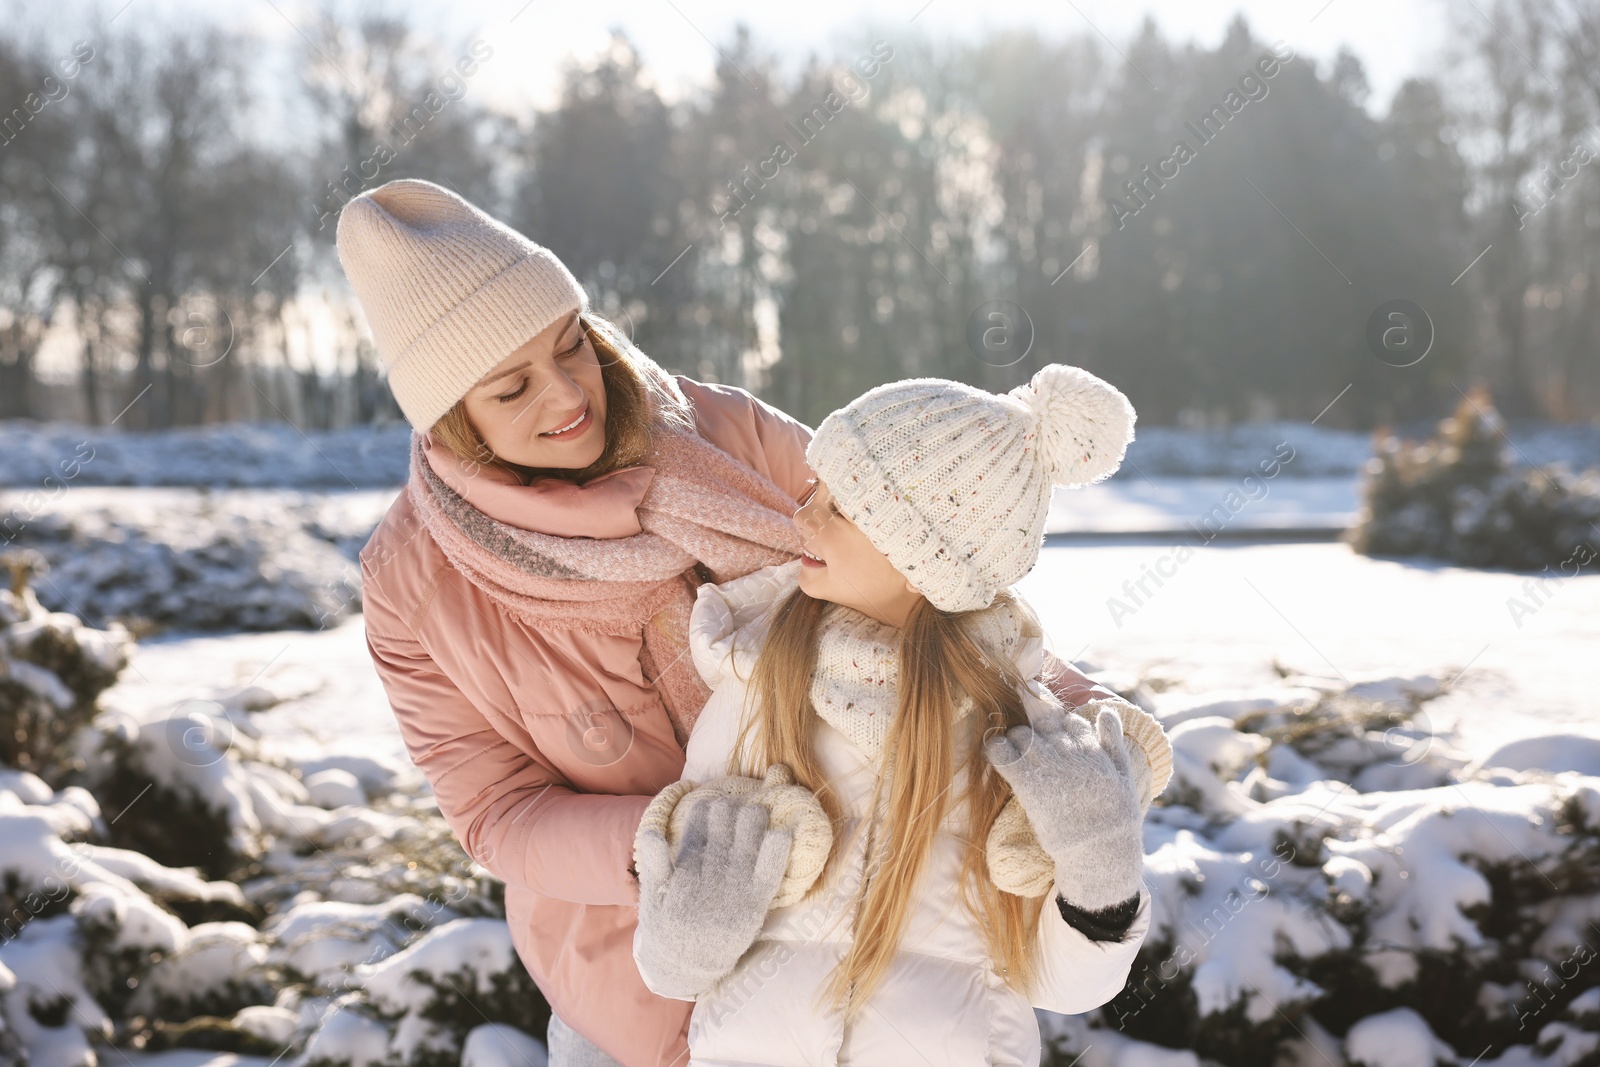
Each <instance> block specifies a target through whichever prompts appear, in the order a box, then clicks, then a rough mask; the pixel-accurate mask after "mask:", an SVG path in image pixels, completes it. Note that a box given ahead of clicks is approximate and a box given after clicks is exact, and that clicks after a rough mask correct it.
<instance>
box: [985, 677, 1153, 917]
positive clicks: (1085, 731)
mask: <svg viewBox="0 0 1600 1067" xmlns="http://www.w3.org/2000/svg"><path fill="white" fill-rule="evenodd" d="M984 753H985V755H986V756H987V757H988V759H989V762H991V763H993V764H994V766H995V769H996V770H997V771H999V772H1000V776H1001V777H1002V778H1004V779H1005V780H1006V781H1007V782H1008V783H1010V785H1011V791H1012V792H1013V793H1015V794H1016V795H1017V800H1018V802H1020V803H1021V804H1022V809H1023V811H1024V812H1025V813H1026V814H1027V816H1028V822H1029V823H1031V824H1032V826H1033V831H1034V834H1035V835H1036V836H1037V837H1038V839H1039V847H1041V848H1043V849H1044V850H1045V852H1047V853H1048V854H1049V855H1050V858H1051V859H1052V860H1054V861H1055V867H1056V889H1057V890H1058V892H1059V893H1060V894H1061V896H1062V897H1064V898H1065V899H1066V901H1067V903H1068V904H1069V905H1072V906H1074V907H1076V908H1080V909H1083V910H1085V911H1091V912H1098V911H1101V910H1102V909H1105V908H1109V907H1111V906H1112V905H1116V904H1122V903H1124V902H1126V901H1127V900H1128V899H1129V898H1130V897H1134V896H1136V895H1137V894H1138V893H1139V887H1140V877H1141V875H1142V873H1143V871H1144V832H1143V822H1144V812H1143V809H1142V805H1141V804H1140V794H1139V782H1138V780H1137V779H1136V777H1135V775H1134V772H1133V770H1132V768H1131V766H1130V760H1129V755H1128V750H1127V748H1126V747H1125V745H1124V743H1123V739H1122V720H1121V719H1120V718H1118V716H1117V713H1116V712H1115V711H1113V710H1112V709H1111V708H1109V707H1103V708H1101V709H1100V712H1099V714H1098V715H1097V716H1096V718H1095V721H1094V724H1093V725H1091V724H1090V723H1089V721H1088V720H1087V719H1085V718H1083V717H1082V716H1081V715H1075V714H1073V713H1071V712H1069V711H1067V710H1065V709H1063V708H1060V707H1050V708H1046V709H1043V710H1041V711H1040V713H1039V715H1038V716H1037V717H1036V718H1035V719H1034V721H1033V725H1031V726H1027V725H1019V726H1013V727H1011V729H1009V730H1007V731H1006V732H1005V733H1004V734H997V735H995V736H993V737H991V738H989V739H988V740H986V741H985V742H984Z"/></svg>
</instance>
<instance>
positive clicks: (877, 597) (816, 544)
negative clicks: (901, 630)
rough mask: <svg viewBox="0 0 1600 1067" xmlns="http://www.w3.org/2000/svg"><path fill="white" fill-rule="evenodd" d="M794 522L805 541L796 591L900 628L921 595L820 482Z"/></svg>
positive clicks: (796, 514)
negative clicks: (842, 605)
mask: <svg viewBox="0 0 1600 1067" xmlns="http://www.w3.org/2000/svg"><path fill="white" fill-rule="evenodd" d="M794 521H795V525H796V526H798V527H799V528H800V536H801V537H803V538H805V542H804V545H805V548H804V552H803V554H802V555H801V558H800V588H801V589H802V590H803V591H804V592H805V594H806V595H807V596H810V597H814V598H816V599H817V600H831V601H833V602H834V603H835V604H844V605H845V606H847V607H852V608H855V609H856V610H857V611H859V612H861V613H863V614H865V615H870V616H872V617H873V618H874V619H877V620H878V621H879V622H883V623H888V624H889V625H890V626H904V625H905V621H906V617H907V616H908V615H910V613H911V609H912V607H913V606H914V605H915V604H916V602H917V601H918V600H921V599H922V594H921V593H919V592H917V590H916V588H915V587H913V586H912V584H911V583H910V582H909V581H907V580H906V578H905V576H904V575H902V574H901V573H900V572H899V571H897V570H895V569H894V564H892V563H890V562H889V557H888V556H885V555H884V554H883V553H882V552H879V551H878V549H877V546H875V545H874V544H873V543H872V542H871V541H869V540H868V539H867V535H866V534H864V533H862V532H861V528H860V527H859V526H857V525H856V524H855V523H853V522H851V521H850V520H849V519H847V518H845V517H844V515H843V514H842V513H841V512H840V511H839V508H838V505H836V504H835V503H834V501H833V497H832V495H830V494H829V492H828V487H827V486H826V485H824V484H822V481H821V480H820V479H818V480H817V482H816V487H815V488H814V489H813V490H812V492H811V494H810V495H809V496H808V497H806V498H805V499H804V500H803V501H802V503H801V505H800V509H799V510H798V511H796V512H795V513H794Z"/></svg>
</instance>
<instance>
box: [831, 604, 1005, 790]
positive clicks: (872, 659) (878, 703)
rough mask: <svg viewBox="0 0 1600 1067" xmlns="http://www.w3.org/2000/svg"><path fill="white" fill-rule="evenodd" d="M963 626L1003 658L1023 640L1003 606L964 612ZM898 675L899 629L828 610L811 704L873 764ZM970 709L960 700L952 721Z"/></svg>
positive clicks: (840, 609)
mask: <svg viewBox="0 0 1600 1067" xmlns="http://www.w3.org/2000/svg"><path fill="white" fill-rule="evenodd" d="M962 625H963V626H964V627H965V628H966V631H967V633H968V634H969V635H971V636H972V637H973V638H974V639H975V640H976V641H977V642H978V647H979V648H980V649H984V650H985V651H987V652H989V653H992V654H994V655H996V656H1004V657H1006V658H1007V659H1010V658H1011V657H1012V656H1013V655H1014V654H1015V652H1016V648H1017V644H1018V642H1019V641H1021V640H1022V625H1021V620H1020V619H1019V618H1018V617H1017V615H1016V613H1015V611H1014V610H1013V609H1011V608H1009V607H1006V606H1005V605H1004V604H1002V603H997V604H995V605H993V606H992V607H989V608H985V609H984V610H982V611H973V612H967V613H966V614H964V615H963V616H962ZM899 675H900V630H899V629H898V628H897V627H894V626H890V625H888V624H887V623H882V622H879V621H878V620H877V619H874V618H873V617H872V616H870V615H866V614H863V613H862V612H859V611H857V610H855V609H854V608H850V607H846V606H844V605H843V604H832V605H829V607H828V609H827V611H826V613H825V614H824V615H823V618H822V628H821V631H820V634H819V640H818V643H817V668H816V672H815V673H814V674H813V675H812V676H811V704H812V706H813V707H814V708H815V709H816V712H817V714H818V715H820V716H822V718H823V720H824V721H825V722H827V723H828V725H830V726H832V727H833V728H834V729H836V730H838V731H839V732H840V733H842V734H844V735H845V737H847V738H849V739H850V740H851V741H852V742H853V743H854V744H855V745H856V746H857V747H858V748H860V749H861V751H862V752H864V753H866V755H867V758H868V759H871V760H874V761H876V760H877V759H878V756H879V753H881V752H882V751H883V742H884V739H885V738H886V737H888V736H889V726H890V724H891V723H892V722H893V720H894V709H895V702H896V699H897V697H896V688H895V687H896V683H897V681H898V680H899ZM970 707H971V705H970V702H969V701H967V700H965V699H962V700H961V701H960V704H959V706H958V707H957V709H956V718H957V719H959V718H961V717H962V716H963V715H965V714H966V712H967V711H968V710H969V709H970Z"/></svg>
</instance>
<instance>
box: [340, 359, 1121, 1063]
mask: <svg viewBox="0 0 1600 1067" xmlns="http://www.w3.org/2000/svg"><path fill="white" fill-rule="evenodd" d="M676 380H677V382H678V385H679V386H680V388H682V390H683V392H684V394H685V395H686V396H687V397H688V398H689V400H690V402H691V404H692V405H693V407H694V412H695V421H696V425H697V427H698V429H699V431H700V433H701V435H702V436H704V437H705V438H706V439H707V440H709V441H711V442H712V443H713V444H715V445H717V446H718V447H719V448H721V449H722V450H723V451H725V452H727V453H728V454H729V455H731V456H733V457H734V458H736V459H739V460H741V461H743V462H744V463H747V464H748V465H749V466H750V467H752V468H753V469H755V470H756V471H759V472H760V473H761V474H764V475H766V476H767V477H768V478H770V479H771V480H772V481H773V482H774V483H775V484H777V485H778V486H779V487H781V488H782V489H783V490H784V491H785V492H786V493H788V494H789V495H790V496H791V497H794V498H796V499H798V498H799V497H800V496H801V494H802V493H803V491H804V489H805V485H806V482H807V480H808V479H809V478H810V477H811V471H810V469H809V468H808V467H807V466H806V462H805V448H806V445H807V443H809V441H810V439H811V431H810V429H808V428H807V427H806V426H804V425H802V424H801V423H799V422H796V421H795V420H793V419H791V418H789V417H788V416H787V415H785V414H783V413H782V412H780V411H778V410H777V409H775V408H773V407H770V406H768V405H767V404H765V403H763V402H762V401H760V400H758V399H756V398H755V397H754V396H752V395H750V394H749V393H748V392H746V391H744V390H742V389H738V388H734V387H730V386H719V385H706V384H703V383H700V382H696V381H694V380H692V379H689V378H686V377H683V376H681V375H679V376H676ZM652 474H653V472H652V471H651V469H650V468H648V467H635V468H629V470H628V471H625V472H624V471H619V472H616V473H614V474H612V475H609V476H606V477H603V478H599V479H596V480H594V481H592V482H589V483H587V484H586V485H584V486H581V487H578V486H564V487H560V488H559V491H556V492H540V491H539V490H538V489H537V488H533V487H530V488H529V489H528V492H527V494H526V499H519V500H517V501H516V503H515V505H514V506H511V505H506V501H507V498H508V497H511V498H515V497H517V496H519V494H516V493H511V494H493V495H491V496H490V497H488V498H487V499H492V500H494V501H496V502H498V503H499V504H500V505H502V506H504V507H505V510H510V511H514V512H515V513H514V514H509V513H501V512H499V511H496V512H493V514H494V517H495V518H498V519H500V520H502V521H505V522H509V523H511V524H513V525H516V526H520V527H523V528H525V529H531V530H536V531H538V532H541V533H550V534H558V535H562V536H583V535H584V534H583V533H581V531H585V530H587V531H591V532H590V533H589V534H587V535H588V536H594V537H621V536H627V535H628V534H631V533H635V532H638V529H639V525H638V521H637V518H636V516H635V514H634V509H635V508H636V507H637V506H638V504H639V501H640V500H641V499H642V497H643V495H644V492H645V489H646V488H647V487H648V485H649V482H650V477H651V475H652ZM492 476H493V472H491V471H489V470H488V469H485V470H483V471H482V472H480V474H479V477H492ZM575 531H579V532H578V533H575ZM361 564H362V579H363V582H362V588H363V596H364V598H365V607H364V611H365V616H366V627H367V645H368V648H369V650H370V651H371V653H372V659H373V663H374V664H375V665H376V667H377V670H378V675H379V677H380V678H381V679H382V681H383V685H384V688H385V690H386V692H387V693H388V696H389V702H390V704H391V706H392V707H393V709H394V714H395V718H396V719H397V720H398V721H399V724H400V732H401V736H402V737H403V738H404V740H405V744H406V748H407V750H408V751H409V752H410V754H411V758H412V760H413V762H415V763H416V765H417V766H418V768H420V769H421V771H422V772H423V774H424V775H425V776H426V777H427V779H428V781H429V782H430V783H431V784H432V786H433V791H434V795H435V797H436V799H437V801H438V804H439V810H440V812H441V813H442V814H443V815H444V817H445V819H446V821H447V822H448V823H449V824H450V827H451V829H452V830H453V831H454V832H455V834H456V836H457V837H458V838H459V839H460V840H461V843H462V846H463V847H464V848H465V849H466V850H467V851H468V852H469V853H470V854H471V855H472V856H473V857H474V858H476V859H477V860H478V862H479V863H481V864H482V865H483V866H484V867H485V868H487V869H488V870H489V871H490V872H492V873H493V874H494V875H495V876H496V877H498V878H500V879H501V880H503V881H504V882H505V886H506V891H505V902H506V919H507V921H508V922H509V923H510V927H511V940H512V943H513V944H514V945H515V946H516V949H517V953H518V955H519V956H520V957H521V959H522V962H523V964H524V965H525V966H526V967H527V968H528V972H529V973H530V974H531V975H532V976H533V979H534V981H535V982H537V983H538V986H539V988H540V989H541V990H542V991H543V992H544V995H545V997H546V999H547V1000H548V1001H549V1002H550V1005H551V1007H552V1008H554V1010H555V1011H556V1013H557V1014H558V1015H560V1016H561V1017H562V1019H564V1020H565V1021H566V1022H567V1023H569V1024H570V1025H571V1026H572V1027H573V1028H574V1029H576V1030H577V1031H578V1032H580V1033H582V1034H583V1035H584V1036H585V1037H587V1038H588V1039H589V1040H590V1041H592V1042H593V1043H594V1044H596V1045H597V1046H599V1047H600V1048H601V1049H603V1050H604V1051H605V1052H607V1053H609V1054H610V1055H611V1056H613V1057H615V1058H616V1059H617V1060H619V1061H620V1062H621V1063H622V1064H623V1065H624V1067H668V1065H673V1064H676V1065H681V1064H682V1063H684V1062H685V1061H686V1060H687V1058H688V1044H687V1039H686V1035H687V1029H688V1021H689V1011H690V1008H691V1005H690V1004H689V1003H687V1002H685V1001H680V1000H670V999H668V998H665V997H659V996H656V995H655V994H654V993H651V992H650V990H649V989H647V988H646V987H645V984H644V981H643V979H641V978H640V976H639V972H638V968H637V967H636V966H635V964H634V961H633V952H632V947H633V932H634V928H635V926H636V925H637V923H638V910H637V909H638V902H639V895H638V886H637V884H635V883H634V882H633V880H632V879H631V877H630V876H629V874H628V868H629V865H630V864H631V863H632V860H633V836H634V830H635V829H636V828H637V826H638V823H639V817H640V815H641V814H643V812H644V809H645V806H646V805H648V804H649V802H650V798H651V797H652V796H653V795H654V794H655V793H657V792H659V791H660V790H661V789H662V788H663V787H665V786H667V785H669V784H671V783H672V782H674V781H676V780H677V779H678V778H679V776H680V772H681V771H682V770H683V762H684V754H683V750H682V749H681V748H680V747H679V746H678V744H677V742H676V740H675V739H674V736H673V731H672V724H671V722H670V721H669V720H668V718H667V713H666V709H665V708H664V707H663V705H662V703H661V701H660V698H659V697H658V696H657V695H656V694H655V692H654V690H653V689H652V688H651V687H649V686H648V685H647V684H646V683H645V680H644V674H643V671H642V670H641V669H640V666H639V652H640V647H641V644H642V640H643V635H642V633H641V634H638V635H630V636H627V637H614V636H607V635H600V634H590V633H583V632H580V631H578V630H567V629H561V630H557V629H549V630H546V631H544V632H540V631H537V630H534V629H533V628H531V627H530V626H528V625H527V624H525V623H522V622H520V621H518V620H517V619H515V618H513V617H511V616H509V615H507V614H506V613H505V612H503V611H502V610H501V609H500V608H499V607H498V606H497V605H496V603H495V602H494V601H493V600H492V599H491V598H490V597H489V596H488V594H486V593H484V592H482V591H481V590H479V589H478V588H477V587H476V586H474V585H473V584H472V582H471V581H469V580H468V579H467V578H466V577H465V576H464V575H462V574H461V573H459V572H458V571H457V570H456V569H455V568H454V567H453V566H452V565H451V564H450V562H449V561H448V560H447V559H446V558H445V556H444V554H443V552H441V551H440V549H439V547H438V546H437V545H436V544H435V543H434V542H433V539H432V538H431V537H430V536H429V535H428V533H427V531H426V529H424V528H423V527H422V524H421V520H420V518H419V517H418V515H417V514H416V513H415V511H414V510H413V509H412V507H411V504H410V503H409V501H408V499H407V496H406V494H404V493H402V494H401V495H400V496H399V497H398V498H397V499H396V500H395V502H394V504H393V506H392V507H391V508H390V509H389V512H388V514H387V515H386V516H385V517H384V520H383V522H382V523H381V524H380V525H379V527H378V529H377V530H376V531H375V532H374V533H373V535H372V539H371V540H370V541H368V543H367V545H366V547H365V548H364V549H363V550H362V552H361ZM1052 688H1053V689H1055V690H1056V692H1057V693H1058V695H1060V696H1061V697H1062V699H1063V700H1066V701H1068V702H1070V703H1073V704H1080V703H1082V702H1083V701H1085V700H1087V699H1090V698H1091V697H1092V696H1104V695H1108V694H1107V692H1106V691H1105V690H1102V689H1098V688H1097V687H1093V686H1092V683H1089V682H1088V681H1087V680H1086V679H1084V678H1083V677H1082V676H1081V675H1078V674H1076V673H1075V672H1071V671H1068V672H1066V673H1065V674H1063V676H1062V677H1061V679H1060V680H1059V681H1057V682H1056V683H1055V684H1054V685H1052ZM612 709H620V712H619V711H614V710H612Z"/></svg>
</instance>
